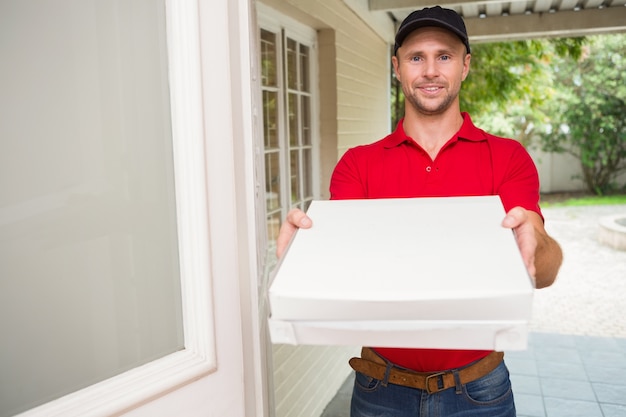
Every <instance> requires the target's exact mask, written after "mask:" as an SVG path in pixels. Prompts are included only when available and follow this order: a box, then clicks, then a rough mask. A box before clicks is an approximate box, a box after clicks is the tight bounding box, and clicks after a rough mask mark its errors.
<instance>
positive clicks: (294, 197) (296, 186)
mask: <svg viewBox="0 0 626 417" xmlns="http://www.w3.org/2000/svg"><path fill="white" fill-rule="evenodd" d="M298 154H299V152H298V151H297V150H295V151H291V152H289V158H290V162H291V204H296V203H297V202H299V201H300V200H301V199H302V197H301V194H300V180H299V178H300V158H299V155H298Z"/></svg>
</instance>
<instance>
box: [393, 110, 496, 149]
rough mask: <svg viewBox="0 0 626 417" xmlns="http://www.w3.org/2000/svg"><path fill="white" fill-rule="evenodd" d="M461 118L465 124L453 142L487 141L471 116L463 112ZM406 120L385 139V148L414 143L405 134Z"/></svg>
mask: <svg viewBox="0 0 626 417" xmlns="http://www.w3.org/2000/svg"><path fill="white" fill-rule="evenodd" d="M461 116H463V124H462V125H461V128H460V129H459V131H458V132H457V133H456V135H455V136H454V137H453V138H452V140H453V141H454V140H458V139H464V140H469V141H472V142H480V141H483V140H487V135H486V134H485V131H484V130H482V129H479V128H477V127H476V126H474V123H473V122H472V119H471V117H470V115H469V114H468V113H466V112H461ZM403 123H404V118H403V119H400V121H399V122H398V126H397V127H396V130H394V131H393V132H392V133H391V134H390V135H389V136H387V138H386V139H385V144H384V146H385V148H394V147H396V146H398V145H400V144H401V143H404V142H406V141H413V139H412V138H411V137H409V136H407V134H406V133H405V132H404V125H403Z"/></svg>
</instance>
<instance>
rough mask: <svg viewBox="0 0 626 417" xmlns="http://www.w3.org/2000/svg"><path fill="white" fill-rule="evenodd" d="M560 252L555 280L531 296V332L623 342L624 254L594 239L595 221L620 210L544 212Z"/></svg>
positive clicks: (621, 210) (625, 307)
mask: <svg viewBox="0 0 626 417" xmlns="http://www.w3.org/2000/svg"><path fill="white" fill-rule="evenodd" d="M543 212H544V217H545V218H546V229H547V230H548V233H550V235H551V236H552V237H554V238H555V239H556V240H557V241H558V242H559V243H560V244H561V247H562V248H563V254H564V261H563V266H562V267H561V271H560V273H559V276H558V278H557V281H556V282H555V283H554V284H553V285H552V286H551V287H549V288H545V289H541V290H538V291H536V292H535V297H534V306H533V318H532V320H531V325H530V329H531V331H539V332H551V333H561V334H572V335H587V336H607V337H626V313H625V312H626V251H619V250H616V249H613V248H611V247H609V246H606V245H604V244H601V243H599V242H598V240H597V234H598V231H599V224H598V222H599V219H600V218H601V217H604V216H609V215H614V214H622V213H623V214H624V215H625V217H626V205H611V206H586V207H552V208H544V209H543Z"/></svg>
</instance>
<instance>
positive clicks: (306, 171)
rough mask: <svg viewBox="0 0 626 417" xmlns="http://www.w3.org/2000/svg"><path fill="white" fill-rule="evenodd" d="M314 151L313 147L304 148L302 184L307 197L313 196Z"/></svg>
mask: <svg viewBox="0 0 626 417" xmlns="http://www.w3.org/2000/svg"><path fill="white" fill-rule="evenodd" d="M312 174H313V152H312V151H311V149H303V150H302V184H303V186H304V195H303V197H304V198H305V199H307V198H312V197H313V175H312Z"/></svg>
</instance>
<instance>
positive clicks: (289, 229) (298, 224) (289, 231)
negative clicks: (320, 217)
mask: <svg viewBox="0 0 626 417" xmlns="http://www.w3.org/2000/svg"><path fill="white" fill-rule="evenodd" d="M311 226H313V222H312V221H311V219H310V218H309V217H307V215H306V213H305V212H303V211H302V210H300V209H297V208H295V209H291V210H289V213H287V218H286V219H285V221H284V222H283V224H282V225H281V226H280V231H279V232H278V238H276V256H277V257H278V258H280V257H281V256H283V253H284V252H285V249H287V245H289V241H290V240H291V238H292V237H293V234H294V233H296V230H298V229H308V228H310V227H311Z"/></svg>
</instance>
